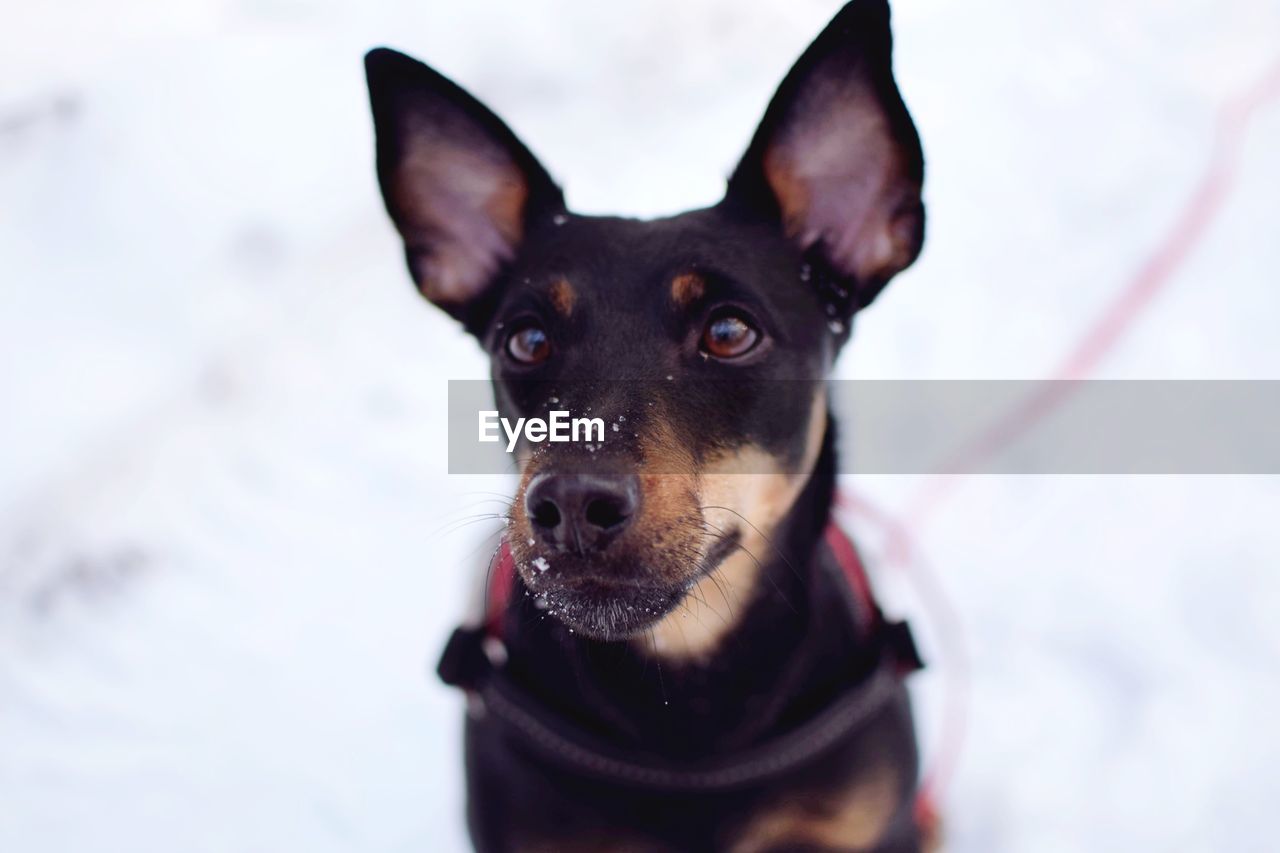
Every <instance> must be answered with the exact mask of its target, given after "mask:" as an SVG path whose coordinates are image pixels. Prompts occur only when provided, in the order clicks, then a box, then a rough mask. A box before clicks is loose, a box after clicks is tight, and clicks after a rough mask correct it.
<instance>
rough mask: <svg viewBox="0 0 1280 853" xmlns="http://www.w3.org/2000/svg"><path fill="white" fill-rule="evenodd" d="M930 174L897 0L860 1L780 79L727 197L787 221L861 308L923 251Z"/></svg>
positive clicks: (851, 303)
mask: <svg viewBox="0 0 1280 853" xmlns="http://www.w3.org/2000/svg"><path fill="white" fill-rule="evenodd" d="M923 182H924V157H923V154H922V153H921V150H920V138H919V136H918V135H917V134H916V129H915V125H913V124H912V122H911V116H910V115H909V114H908V113H907V108H906V105H905V104H903V102H902V97H901V95H899V93H898V87H897V84H895V83H894V79H893V67H892V36H891V34H890V30H889V6H888V3H887V2H885V0H853V2H851V3H849V4H848V5H847V6H845V7H844V8H843V9H841V10H840V12H839V14H837V15H836V17H835V19H834V20H832V22H831V23H830V24H829V25H828V26H827V28H826V29H825V30H824V31H823V32H822V34H821V35H819V36H818V38H817V39H816V40H815V41H814V43H813V44H812V45H811V46H810V47H809V49H808V50H806V51H805V53H804V55H803V56H801V57H800V59H799V61H798V62H796V64H795V66H794V67H793V68H792V69H791V71H790V72H789V73H788V74H787V76H786V78H785V79H784V80H783V81H782V84H781V85H780V86H779V87H778V92H777V94H775V95H774V97H773V101H772V102H771V103H770V104H769V108H768V110H767V111H766V112H765V116H764V119H763V121H762V122H761V123H760V128H759V129H758V130H757V131H756V135H755V137H754V138H753V139H752V141H751V145H750V147H749V148H748V149H747V153H746V155H745V156H744V157H743V158H742V162H741V163H740V164H739V165H738V168H737V169H736V170H735V171H734V173H733V176H732V177H731V178H730V181H729V191H728V195H727V196H726V203H727V204H730V205H733V206H737V207H739V208H746V209H748V210H750V211H752V212H753V213H755V214H763V215H765V216H769V217H776V218H777V219H778V220H779V224H780V225H781V227H783V228H784V229H785V230H786V233H787V236H788V237H789V238H791V239H792V240H793V241H795V242H796V243H797V244H798V245H799V247H800V249H801V250H803V251H804V252H805V253H806V257H807V258H809V259H811V260H813V261H814V262H815V263H818V264H820V265H821V266H822V267H823V268H824V269H823V270H822V272H823V273H824V274H825V275H826V276H827V277H829V278H832V279H834V282H833V287H832V288H831V289H832V290H833V292H834V294H835V296H834V297H833V298H835V299H836V300H837V301H841V302H843V305H842V306H841V307H843V308H844V309H846V313H848V314H852V313H853V312H854V311H856V310H858V309H859V308H862V307H864V306H866V305H868V304H870V302H871V300H872V299H874V298H875V297H876V294H878V293H879V292H880V291H881V290H882V289H883V288H884V286H885V285H886V284H888V282H889V279H890V278H892V277H893V276H894V275H895V274H897V273H899V272H901V271H902V270H903V269H905V268H906V267H908V266H909V265H910V264H911V262H912V261H914V260H915V259H916V256H917V255H918V254H919V253H920V247H921V244H922V243H923V241H924V205H923V203H922V201H921V198H920V192H921V187H922V185H923ZM841 294H843V296H841Z"/></svg>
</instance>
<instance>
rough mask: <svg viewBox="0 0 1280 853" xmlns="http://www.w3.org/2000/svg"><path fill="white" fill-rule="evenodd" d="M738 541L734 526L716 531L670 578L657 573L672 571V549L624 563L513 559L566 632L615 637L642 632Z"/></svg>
mask: <svg viewBox="0 0 1280 853" xmlns="http://www.w3.org/2000/svg"><path fill="white" fill-rule="evenodd" d="M738 546H739V534H738V532H737V531H736V530H734V531H729V532H726V534H725V535H722V536H717V537H716V539H715V540H714V541H713V543H712V544H711V545H710V547H709V548H708V549H707V551H706V553H705V554H703V555H702V556H701V558H700V559H699V558H696V557H695V558H693V559H691V560H690V559H688V558H686V559H684V560H682V561H681V562H683V563H684V565H683V566H682V567H681V571H680V572H679V574H680V575H681V577H680V579H679V580H670V581H668V580H663V578H665V577H670V576H671V575H672V574H673V572H672V571H671V568H672V567H671V566H669V565H664V564H669V563H671V562H672V555H663V554H653V555H650V556H651V558H652V559H651V560H635V561H627V564H626V565H619V561H618V560H615V559H608V560H606V559H601V558H595V559H591V558H583V557H578V556H575V555H569V554H559V555H556V556H553V557H543V556H536V555H535V556H532V557H530V558H529V559H528V560H520V559H517V565H520V566H521V572H520V574H521V576H522V577H523V578H524V581H525V585H526V586H527V587H528V589H529V593H530V595H531V596H533V598H534V605H535V606H536V607H537V608H538V609H540V610H543V611H545V612H546V613H547V614H548V615H550V616H552V617H554V618H556V619H557V620H559V621H560V622H562V623H564V625H565V626H566V627H567V628H568V629H569V631H570V632H572V633H576V634H580V635H582V636H584V637H587V638H590V639H595V640H605V641H616V640H626V639H630V638H632V637H635V636H637V635H639V634H641V633H643V632H644V631H645V630H646V629H648V628H650V627H651V626H653V625H654V624H656V623H657V622H659V621H661V620H662V619H663V618H664V617H666V616H667V615H669V614H670V613H671V612H672V611H674V610H676V609H677V608H678V607H680V606H681V604H682V602H683V601H684V598H685V596H686V595H687V594H688V593H689V591H690V589H691V588H692V587H693V586H694V584H696V583H697V582H698V581H699V580H701V579H702V578H704V577H706V576H708V575H710V574H712V573H713V572H714V571H715V570H716V569H717V568H718V567H719V566H720V564H721V563H722V562H723V561H724V560H725V558H726V557H728V556H729V555H730V554H731V553H733V552H734V551H735V550H737V548H738ZM677 559H679V558H678V557H677ZM529 569H532V571H530V570H529Z"/></svg>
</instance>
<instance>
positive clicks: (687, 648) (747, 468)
mask: <svg viewBox="0 0 1280 853" xmlns="http://www.w3.org/2000/svg"><path fill="white" fill-rule="evenodd" d="M826 425H827V407H826V394H825V392H820V393H818V394H817V395H816V396H815V398H814V401H813V405H812V407H811V409H810V416H809V431H808V435H807V436H806V444H805V454H804V458H803V461H802V463H801V466H800V469H799V470H797V471H787V470H784V469H783V468H782V466H781V465H780V463H779V460H778V459H776V458H774V457H773V456H771V455H769V454H768V453H766V452H765V451H763V450H761V449H760V448H758V447H755V446H747V447H743V448H739V449H737V450H735V451H733V452H732V453H725V454H722V455H721V456H719V457H718V458H716V459H714V460H712V461H711V462H710V463H708V464H707V466H706V467H705V468H704V469H703V470H702V471H701V473H700V477H699V490H698V493H699V497H700V498H701V506H702V508H703V509H702V515H703V519H704V524H705V525H706V528H707V531H708V533H710V534H711V535H712V536H719V535H721V532H722V531H724V532H727V531H730V530H734V529H736V530H738V532H739V534H740V539H739V542H740V547H739V549H738V550H737V551H735V552H734V553H733V554H731V555H729V556H728V557H727V558H725V560H724V562H723V563H721V564H720V566H719V567H718V568H717V569H716V570H715V571H714V572H712V573H711V575H709V576H708V577H705V578H702V579H701V580H699V581H698V582H697V583H696V584H694V587H693V589H692V591H691V592H690V593H689V594H687V595H686V596H685V602H684V603H685V605H686V606H685V607H682V608H680V609H677V610H675V611H674V612H672V613H669V614H668V615H667V616H665V617H664V618H663V619H662V620H660V621H659V622H658V623H657V624H656V625H654V626H653V628H652V629H651V632H650V633H651V637H652V641H651V643H650V644H649V645H648V647H649V648H650V650H651V651H653V652H655V653H657V654H658V655H659V656H662V657H665V658H668V659H673V660H684V661H693V660H706V659H708V658H709V657H710V656H711V655H713V654H714V653H715V651H716V649H717V648H718V647H719V645H720V643H721V642H722V641H723V640H724V638H725V637H726V636H728V634H729V633H730V632H731V630H732V628H733V626H734V625H735V624H736V622H737V619H738V617H739V616H740V615H741V614H742V611H743V610H744V609H745V607H746V605H747V604H748V603H749V601H750V596H751V594H752V592H753V590H754V587H755V584H756V581H757V578H758V575H759V572H760V564H761V563H763V562H765V561H767V560H768V558H769V556H770V553H771V550H772V548H773V545H772V541H771V540H772V536H773V531H774V530H775V528H776V527H777V525H778V522H780V521H781V520H782V519H783V518H784V517H785V516H786V514H787V512H788V511H789V510H790V509H791V505H792V504H793V503H795V500H796V498H797V497H798V496H799V494H800V491H801V490H802V489H803V488H804V484H805V483H806V482H807V481H808V479H809V475H810V474H811V473H812V471H813V466H814V463H815V462H817V459H818V451H819V450H820V449H821V445H822V436H823V433H824V432H825V431H826ZM748 522H749V523H748Z"/></svg>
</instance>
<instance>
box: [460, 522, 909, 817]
mask: <svg viewBox="0 0 1280 853" xmlns="http://www.w3.org/2000/svg"><path fill="white" fill-rule="evenodd" d="M825 540H826V543H827V546H828V547H829V548H830V549H831V551H832V554H833V555H834V556H835V558H836V562H837V564H838V565H839V566H840V568H841V570H842V572H843V574H844V577H845V579H846V581H847V586H848V589H849V592H850V602H851V607H854V608H856V609H857V610H858V611H859V612H858V613H857V618H858V623H859V624H861V625H865V626H867V631H868V634H869V639H870V640H871V641H873V642H875V643H876V644H877V646H878V647H879V649H878V651H879V662H878V664H877V666H876V667H875V669H874V670H873V671H872V672H871V674H870V675H869V676H868V677H866V678H864V679H863V680H861V681H860V682H858V683H857V684H854V685H851V686H850V687H849V689H847V690H846V691H845V692H843V693H841V694H840V695H839V696H838V697H836V699H835V700H834V701H832V702H831V703H830V704H829V705H828V706H827V707H826V708H824V709H823V710H822V711H820V712H819V713H818V714H816V715H815V716H814V717H812V718H811V719H810V720H808V721H807V722H805V723H803V724H802V725H800V726H798V727H797V728H795V729H793V730H791V731H789V732H787V733H785V734H782V735H779V736H778V737H775V738H773V739H771V740H769V741H766V742H765V743H762V744H759V745H757V746H754V747H751V748H749V749H745V750H742V751H740V752H737V753H735V754H733V755H729V756H722V757H716V758H714V759H711V760H706V761H701V762H694V763H681V764H672V763H669V762H664V761H661V760H657V759H655V758H654V757H653V756H651V755H648V754H642V753H637V752H630V751H625V750H619V749H618V748H617V747H615V746H613V745H612V744H610V743H608V742H607V741H605V740H603V739H601V738H599V737H598V736H596V735H594V734H593V733H591V732H588V731H584V730H582V729H581V728H580V727H578V726H576V725H574V724H573V723H572V721H570V720H566V719H564V718H563V717H562V716H560V715H559V714H558V713H557V712H556V711H555V710H554V709H552V708H549V707H547V706H546V705H545V704H544V703H543V702H542V701H541V700H540V699H538V698H537V697H536V696H534V695H532V694H531V693H529V691H528V690H526V689H524V688H523V687H522V686H520V685H519V684H517V683H516V682H514V681H513V680H512V679H511V678H510V677H509V676H508V675H507V673H506V670H505V667H504V664H505V662H506V661H505V648H504V647H503V645H502V642H501V638H502V617H503V614H504V613H505V611H506V607H507V604H508V602H509V600H510V597H511V593H512V590H513V589H514V586H515V563H514V560H513V559H512V557H511V551H510V549H509V548H508V547H507V545H506V543H503V545H502V547H501V550H500V555H499V558H498V561H497V564H496V566H495V569H494V572H493V577H492V583H491V584H490V586H489V589H488V593H487V596H486V599H487V606H486V613H485V619H484V622H483V624H482V625H479V626H472V627H462V628H458V629H457V630H455V631H454V632H453V636H452V637H450V638H449V642H448V644H447V645H446V647H445V650H444V654H443V655H442V656H441V658H440V664H439V667H438V672H439V674H440V678H441V679H442V680H443V681H444V682H445V683H446V684H450V685H453V686H456V687H461V688H463V689H464V690H466V691H467V692H468V694H469V695H471V696H473V697H475V698H476V699H478V700H480V701H479V703H476V704H477V705H478V707H479V708H482V709H483V712H484V713H486V714H487V715H489V717H490V718H491V719H493V720H495V721H496V722H498V723H499V724H500V725H501V726H502V727H503V728H505V729H507V730H508V731H509V732H510V733H512V734H513V735H515V736H516V737H517V739H518V740H519V742H520V743H521V744H522V745H523V746H526V747H527V748H529V749H531V750H533V751H534V752H536V753H538V754H539V755H540V756H541V757H542V758H544V759H546V760H547V761H548V762H550V763H551V764H553V765H555V766H557V767H560V768H563V769H566V770H571V771H574V772H576V773H579V774H581V775H585V776H588V777H590V778H594V779H599V780H603V781H609V782H614V783H621V784H625V785H629V786H632V787H639V788H645V789H651V790H659V791H665V792H671V793H680V792H689V793H692V792H704V793H705V792H712V791H725V790H730V789H734V788H738V787H742V786H747V785H751V784H753V783H757V782H761V781H764V780H766V779H769V778H772V777H775V776H778V775H781V774H783V773H786V772H787V771H789V770H791V769H793V768H795V767H798V766H800V765H802V764H804V763H805V762H807V761H810V760H812V759H815V758H817V757H818V756H820V755H821V754H822V753H823V751H824V750H826V749H828V748H829V747H831V746H833V745H834V744H836V743H837V742H839V741H840V739H841V738H843V737H844V736H845V735H847V734H848V733H850V732H852V731H853V730H854V729H856V728H857V727H858V726H860V725H862V724H864V723H865V722H867V721H868V720H869V719H871V718H872V717H873V716H874V715H875V714H876V713H877V712H878V711H880V710H881V709H882V708H883V707H884V706H885V705H887V704H888V703H889V702H891V701H892V700H893V699H894V697H895V696H896V695H897V694H898V689H899V685H900V683H901V680H902V678H903V677H904V676H905V675H907V674H908V673H910V672H912V671H914V670H916V669H919V668H920V667H921V666H923V664H922V663H921V660H920V656H919V654H918V652H917V651H916V646H915V642H914V640H913V639H912V636H911V631H910V628H909V627H908V626H907V624H906V623H905V622H894V621H890V620H887V619H885V618H884V616H883V614H882V613H881V611H880V608H879V607H878V606H877V605H876V602H875V599H874V597H873V596H872V594H871V584H870V582H869V580H868V578H867V574H866V570H865V568H864V566H863V563H862V560H861V559H860V558H859V556H858V553H857V550H856V549H855V548H854V546H853V543H852V542H851V541H850V540H849V538H848V536H846V535H845V533H844V532H843V531H842V530H840V528H839V527H837V526H836V525H835V524H834V523H832V524H830V525H828V527H827V530H826V533H825Z"/></svg>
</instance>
